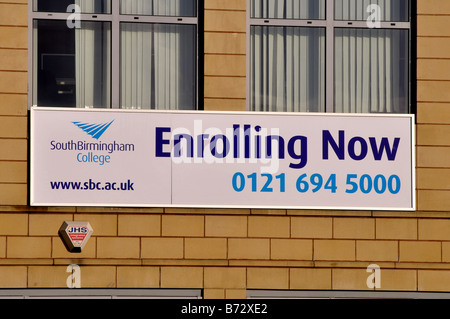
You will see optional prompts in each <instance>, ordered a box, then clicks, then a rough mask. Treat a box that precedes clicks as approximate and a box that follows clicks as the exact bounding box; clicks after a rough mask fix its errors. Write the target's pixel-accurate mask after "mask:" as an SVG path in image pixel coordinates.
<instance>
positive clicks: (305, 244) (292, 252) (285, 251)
mask: <svg viewBox="0 0 450 319" xmlns="http://www.w3.org/2000/svg"><path fill="white" fill-rule="evenodd" d="M312 247H313V244H312V240H308V239H272V240H271V245H270V258H271V259H275V260H312Z"/></svg>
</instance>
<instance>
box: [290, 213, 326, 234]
mask: <svg viewBox="0 0 450 319" xmlns="http://www.w3.org/2000/svg"><path fill="white" fill-rule="evenodd" d="M332 236H333V219H332V218H329V217H321V218H319V217H292V218H291V237H294V238H313V239H314V238H331V237H332Z"/></svg>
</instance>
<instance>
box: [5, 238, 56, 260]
mask: <svg viewBox="0 0 450 319" xmlns="http://www.w3.org/2000/svg"><path fill="white" fill-rule="evenodd" d="M51 246H52V240H51V238H50V237H8V241H7V257H8V258H50V257H51Z"/></svg>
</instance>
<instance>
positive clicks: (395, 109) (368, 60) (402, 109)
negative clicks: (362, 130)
mask: <svg viewBox="0 0 450 319" xmlns="http://www.w3.org/2000/svg"><path fill="white" fill-rule="evenodd" d="M408 37H409V34H408V31H407V30H396V29H351V28H342V29H336V30H335V79H334V83H335V112H352V113H407V112H408V104H409V98H408V96H409V88H408V86H409V71H408V70H409V69H408V65H409V62H408V61H409V58H408V56H409V52H408V48H409V46H408V43H409V39H408Z"/></svg>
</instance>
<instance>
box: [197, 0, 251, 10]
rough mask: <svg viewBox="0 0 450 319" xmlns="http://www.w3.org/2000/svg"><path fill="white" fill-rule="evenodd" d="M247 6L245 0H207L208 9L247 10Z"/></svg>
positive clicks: (206, 6) (206, 7)
mask: <svg viewBox="0 0 450 319" xmlns="http://www.w3.org/2000/svg"><path fill="white" fill-rule="evenodd" d="M246 8H247V6H246V2H245V0H227V1H222V0H205V9H206V10H211V9H215V10H241V11H245V10H246Z"/></svg>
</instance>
